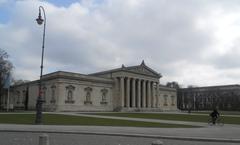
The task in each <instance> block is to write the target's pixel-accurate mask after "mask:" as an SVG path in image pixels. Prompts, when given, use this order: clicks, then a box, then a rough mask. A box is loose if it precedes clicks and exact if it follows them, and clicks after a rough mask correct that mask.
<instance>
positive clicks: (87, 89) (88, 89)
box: [84, 87, 92, 105]
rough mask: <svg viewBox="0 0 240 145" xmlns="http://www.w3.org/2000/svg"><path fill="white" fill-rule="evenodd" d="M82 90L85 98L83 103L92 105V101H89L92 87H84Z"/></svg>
mask: <svg viewBox="0 0 240 145" xmlns="http://www.w3.org/2000/svg"><path fill="white" fill-rule="evenodd" d="M84 90H85V92H86V100H85V101H84V104H85V105H92V101H91V93H92V88H90V87H86V88H85V89H84Z"/></svg>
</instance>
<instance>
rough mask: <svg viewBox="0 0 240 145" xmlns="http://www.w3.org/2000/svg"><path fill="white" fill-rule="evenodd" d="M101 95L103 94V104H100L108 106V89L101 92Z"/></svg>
mask: <svg viewBox="0 0 240 145" xmlns="http://www.w3.org/2000/svg"><path fill="white" fill-rule="evenodd" d="M101 93H102V100H101V102H100V104H102V105H107V103H108V102H107V93H108V90H107V89H105V88H104V89H102V90H101Z"/></svg>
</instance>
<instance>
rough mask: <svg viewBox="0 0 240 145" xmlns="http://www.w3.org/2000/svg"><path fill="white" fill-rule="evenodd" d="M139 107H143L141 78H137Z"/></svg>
mask: <svg viewBox="0 0 240 145" xmlns="http://www.w3.org/2000/svg"><path fill="white" fill-rule="evenodd" d="M137 107H139V108H141V80H140V79H138V80H137Z"/></svg>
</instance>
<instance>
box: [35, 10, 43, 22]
mask: <svg viewBox="0 0 240 145" xmlns="http://www.w3.org/2000/svg"><path fill="white" fill-rule="evenodd" d="M36 21H37V23H38V25H42V23H43V21H44V20H43V19H42V16H41V11H40V10H39V15H38V18H37V19H36Z"/></svg>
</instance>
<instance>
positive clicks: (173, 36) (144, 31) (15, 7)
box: [0, 0, 240, 86]
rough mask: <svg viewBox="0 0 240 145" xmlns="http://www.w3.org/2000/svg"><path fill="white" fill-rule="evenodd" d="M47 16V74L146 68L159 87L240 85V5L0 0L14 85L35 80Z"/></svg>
mask: <svg viewBox="0 0 240 145" xmlns="http://www.w3.org/2000/svg"><path fill="white" fill-rule="evenodd" d="M40 5H42V6H43V7H44V8H45V11H46V16H47V21H46V24H47V28H46V42H45V56H44V74H46V73H50V72H54V71H58V70H63V71H71V72H77V73H82V74H88V73H93V72H97V71H102V70H106V69H113V68H117V67H120V66H121V65H122V64H125V66H132V65H138V64H140V63H141V61H142V60H145V63H146V65H148V66H149V67H151V68H153V69H154V70H156V71H157V72H159V73H161V74H162V75H163V78H162V79H161V82H162V84H164V83H166V82H168V81H177V82H178V83H179V84H181V85H183V86H188V85H195V86H206V85H226V84H239V83H240V61H239V58H240V1H239V0H211V1H210V0H67V1H66V0H0V48H2V49H4V50H6V51H7V52H8V53H9V55H10V60H11V61H12V62H13V64H14V66H15V68H14V77H15V78H16V79H26V80H34V79H38V78H39V73H40V54H41V43H42V31H43V26H39V25H37V24H36V21H35V19H36V17H37V16H38V7H39V6H40Z"/></svg>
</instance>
